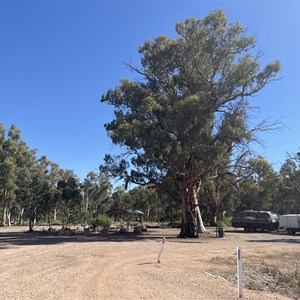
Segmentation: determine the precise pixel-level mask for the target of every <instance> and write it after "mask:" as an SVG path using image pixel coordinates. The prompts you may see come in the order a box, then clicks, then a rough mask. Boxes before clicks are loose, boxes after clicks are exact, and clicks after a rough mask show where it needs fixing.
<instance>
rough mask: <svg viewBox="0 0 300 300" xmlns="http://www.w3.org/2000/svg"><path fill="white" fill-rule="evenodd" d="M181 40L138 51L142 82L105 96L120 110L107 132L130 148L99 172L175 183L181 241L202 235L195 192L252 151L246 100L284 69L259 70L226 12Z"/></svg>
mask: <svg viewBox="0 0 300 300" xmlns="http://www.w3.org/2000/svg"><path fill="white" fill-rule="evenodd" d="M176 32H177V37H176V38H174V39H172V38H169V37H167V36H159V37H157V38H156V39H155V40H154V41H146V42H145V43H144V44H143V45H142V46H141V47H140V48H139V53H140V54H141V67H140V68H138V67H135V66H132V65H131V64H128V66H129V67H130V68H131V69H132V70H133V71H135V72H136V73H137V74H139V76H140V80H138V81H130V80H127V79H124V80H121V82H120V85H119V86H117V87H116V88H114V89H110V90H109V91H108V92H107V93H106V94H105V95H103V96H102V102H105V103H108V104H111V105H113V106H114V107H115V119H114V120H112V121H111V122H110V123H108V124H106V125H105V127H106V129H107V132H108V134H109V136H110V137H111V139H112V141H113V143H115V144H119V145H121V146H124V147H125V148H126V151H124V152H123V153H122V154H120V155H119V156H117V157H112V156H111V155H109V154H108V155H106V157H105V164H104V165H103V166H102V167H101V170H103V171H107V172H109V173H110V174H111V175H112V176H114V177H119V178H122V179H124V180H125V181H126V182H127V183H128V182H133V183H136V184H141V185H149V184H152V185H162V184H163V183H164V180H166V179H168V181H170V180H171V181H173V186H174V187H175V190H176V191H177V194H178V196H179V198H180V199H181V207H182V209H183V214H182V218H183V223H182V224H183V225H182V229H181V234H180V235H181V236H183V237H186V236H188V237H198V234H199V232H201V231H204V230H205V229H204V226H203V224H202V220H201V215H200V210H199V202H198V194H199V190H200V187H201V184H202V183H203V182H204V181H206V180H207V179H209V178H212V177H215V176H220V175H222V174H224V175H225V174H229V173H230V172H232V170H233V166H234V165H236V164H238V163H239V162H240V161H241V158H242V157H243V156H244V155H245V154H246V153H247V150H248V148H249V144H250V142H251V141H253V139H254V136H253V134H254V132H255V131H256V130H258V129H260V130H261V129H263V126H264V124H259V125H257V126H254V127H251V126H250V123H249V122H248V110H249V108H250V104H249V100H250V98H251V96H253V95H255V94H257V93H258V92H259V91H260V90H261V89H262V88H263V87H264V86H265V85H266V84H268V83H269V82H270V81H272V80H274V79H276V76H277V73H278V72H279V70H280V63H279V62H278V61H275V62H274V63H269V64H267V65H266V66H265V67H263V68H261V67H260V63H259V58H260V55H259V54H256V53H254V51H253V49H254V48H255V39H254V37H253V36H251V35H247V34H246V32H245V30H244V29H243V28H242V26H241V25H240V24H239V23H238V22H237V23H232V24H228V22H227V18H226V16H225V14H224V12H223V11H222V10H217V11H213V12H211V13H210V14H209V15H208V16H207V17H205V18H204V19H199V20H197V19H195V18H188V19H186V20H185V21H183V22H179V23H177V25H176Z"/></svg>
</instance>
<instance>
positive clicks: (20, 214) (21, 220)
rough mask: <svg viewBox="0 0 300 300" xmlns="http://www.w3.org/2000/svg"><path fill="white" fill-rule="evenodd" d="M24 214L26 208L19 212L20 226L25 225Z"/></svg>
mask: <svg viewBox="0 0 300 300" xmlns="http://www.w3.org/2000/svg"><path fill="white" fill-rule="evenodd" d="M23 214H24V208H23V207H22V208H21V209H20V212H19V221H18V224H19V225H23Z"/></svg>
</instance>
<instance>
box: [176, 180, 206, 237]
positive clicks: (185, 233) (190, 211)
mask: <svg viewBox="0 0 300 300" xmlns="http://www.w3.org/2000/svg"><path fill="white" fill-rule="evenodd" d="M197 191H198V188H197V187H196V186H192V187H191V188H185V189H184V190H181V193H180V194H181V201H182V207H181V209H182V224H181V231H180V234H179V236H178V237H180V238H198V237H199V233H203V232H205V231H206V229H205V227H204V225H203V222H202V217H201V213H200V208H199V202H198V192H197Z"/></svg>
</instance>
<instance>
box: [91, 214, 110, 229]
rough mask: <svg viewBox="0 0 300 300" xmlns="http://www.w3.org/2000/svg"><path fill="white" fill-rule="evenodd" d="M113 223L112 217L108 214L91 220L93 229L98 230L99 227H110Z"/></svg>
mask: <svg viewBox="0 0 300 300" xmlns="http://www.w3.org/2000/svg"><path fill="white" fill-rule="evenodd" d="M111 223H112V219H111V218H110V217H108V216H107V215H100V216H99V217H98V218H94V219H91V220H90V224H91V225H92V227H93V229H94V230H96V228H97V227H99V226H102V227H109V226H110V225H111Z"/></svg>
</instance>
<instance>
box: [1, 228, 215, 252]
mask: <svg viewBox="0 0 300 300" xmlns="http://www.w3.org/2000/svg"><path fill="white" fill-rule="evenodd" d="M177 235H178V233H177V234H174V233H173V232H172V233H170V232H168V230H166V231H164V230H159V231H157V230H155V229H151V230H149V231H148V232H145V233H142V234H137V233H134V232H127V233H119V232H109V233H108V234H107V233H106V234H103V233H83V232H80V233H74V232H73V233H72V232H65V233H64V232H47V231H33V232H26V231H24V232H13V231H11V232H0V251H1V250H3V249H8V248H11V247H15V246H33V245H56V244H61V243H94V242H117V243H122V242H136V241H149V240H154V241H158V242H159V241H161V240H162V239H163V238H166V240H167V241H168V242H177V243H203V242H208V239H209V238H211V236H210V235H206V236H205V237H202V238H199V239H180V238H177Z"/></svg>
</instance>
